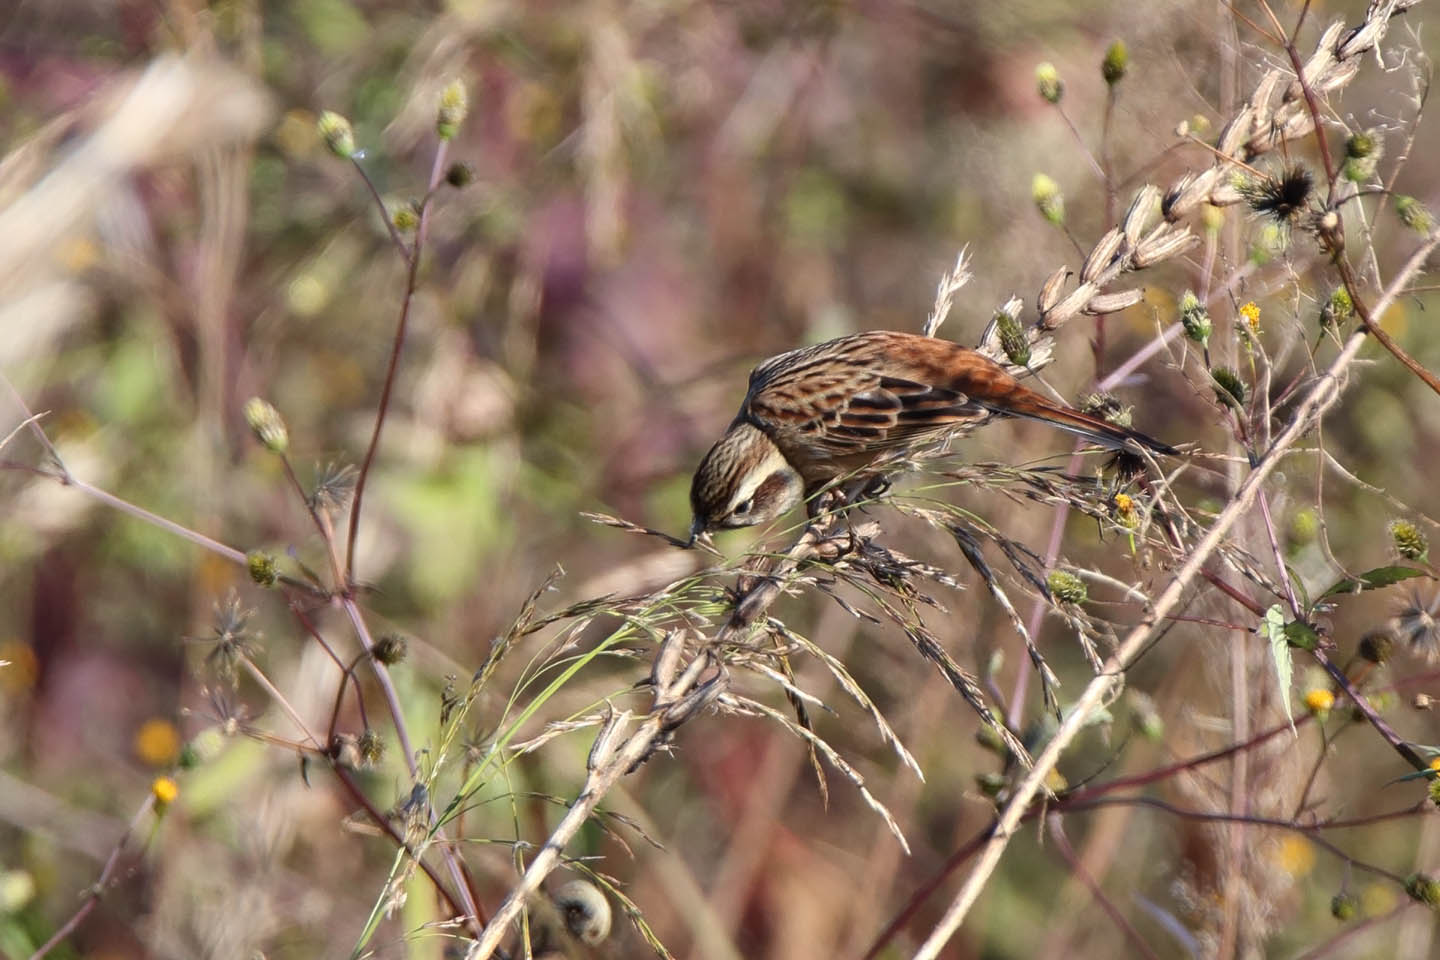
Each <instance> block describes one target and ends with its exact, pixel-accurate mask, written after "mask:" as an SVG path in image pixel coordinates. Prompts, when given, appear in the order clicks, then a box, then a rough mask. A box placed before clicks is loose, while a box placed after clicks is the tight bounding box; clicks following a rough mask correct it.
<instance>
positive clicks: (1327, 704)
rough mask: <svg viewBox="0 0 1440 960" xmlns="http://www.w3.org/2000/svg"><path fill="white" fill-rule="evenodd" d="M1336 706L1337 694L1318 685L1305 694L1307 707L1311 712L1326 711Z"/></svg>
mask: <svg viewBox="0 0 1440 960" xmlns="http://www.w3.org/2000/svg"><path fill="white" fill-rule="evenodd" d="M1333 706H1335V694H1333V693H1331V692H1330V691H1329V690H1326V689H1324V688H1323V687H1317V688H1316V689H1314V690H1310V691H1308V692H1306V694H1305V707H1306V709H1308V710H1309V711H1310V712H1311V713H1324V712H1325V711H1326V710H1329V709H1330V708H1331V707H1333Z"/></svg>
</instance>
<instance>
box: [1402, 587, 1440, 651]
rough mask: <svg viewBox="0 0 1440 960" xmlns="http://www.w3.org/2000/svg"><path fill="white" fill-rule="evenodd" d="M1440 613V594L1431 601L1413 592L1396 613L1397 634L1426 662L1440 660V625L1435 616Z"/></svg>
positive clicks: (1417, 592)
mask: <svg viewBox="0 0 1440 960" xmlns="http://www.w3.org/2000/svg"><path fill="white" fill-rule="evenodd" d="M1437 612H1440V592H1437V593H1436V594H1435V595H1434V596H1432V597H1431V598H1430V599H1429V600H1426V599H1424V598H1423V597H1421V596H1420V591H1418V590H1413V591H1411V593H1410V596H1409V597H1408V598H1407V599H1406V601H1405V603H1404V604H1403V605H1402V606H1401V607H1400V609H1398V610H1396V611H1395V632H1396V633H1397V634H1398V635H1399V636H1400V638H1401V639H1403V640H1404V641H1405V642H1406V643H1408V644H1410V649H1411V650H1413V651H1414V652H1416V653H1418V654H1419V655H1421V656H1423V657H1424V658H1425V659H1426V660H1431V661H1434V660H1436V659H1440V625H1437V623H1436V620H1435V615H1436V613H1437Z"/></svg>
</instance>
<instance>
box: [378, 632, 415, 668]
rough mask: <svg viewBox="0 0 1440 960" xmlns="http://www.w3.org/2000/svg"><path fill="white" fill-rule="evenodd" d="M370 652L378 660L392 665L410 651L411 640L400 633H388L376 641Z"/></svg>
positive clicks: (388, 665) (389, 665)
mask: <svg viewBox="0 0 1440 960" xmlns="http://www.w3.org/2000/svg"><path fill="white" fill-rule="evenodd" d="M370 652H371V654H372V655H373V656H374V657H375V659H376V660H379V661H380V662H381V663H383V664H385V666H387V667H392V666H394V665H395V664H397V663H399V662H400V661H402V660H404V659H405V657H406V655H407V654H408V653H409V652H410V640H409V638H407V637H405V636H403V635H401V634H398V633H387V634H385V635H384V636H382V637H381V638H380V639H379V640H376V641H375V647H374V649H372V650H371V651H370Z"/></svg>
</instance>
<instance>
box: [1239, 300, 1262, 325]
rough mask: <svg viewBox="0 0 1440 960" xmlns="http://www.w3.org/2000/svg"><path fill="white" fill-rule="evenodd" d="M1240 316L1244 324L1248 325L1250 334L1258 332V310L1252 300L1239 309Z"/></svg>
mask: <svg viewBox="0 0 1440 960" xmlns="http://www.w3.org/2000/svg"><path fill="white" fill-rule="evenodd" d="M1240 316H1242V317H1244V318H1245V323H1246V324H1248V325H1249V327H1250V332H1251V333H1259V332H1260V308H1259V307H1258V306H1256V304H1255V301H1254V300H1251V301H1250V302H1249V303H1247V304H1245V306H1243V307H1241V308H1240Z"/></svg>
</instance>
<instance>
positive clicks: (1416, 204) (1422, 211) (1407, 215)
mask: <svg viewBox="0 0 1440 960" xmlns="http://www.w3.org/2000/svg"><path fill="white" fill-rule="evenodd" d="M1395 215H1396V216H1397V217H1399V218H1400V222H1401V223H1403V224H1405V226H1407V227H1409V228H1410V229H1411V230H1414V231H1415V232H1416V233H1429V232H1430V231H1431V229H1432V228H1433V227H1434V226H1435V218H1434V217H1432V216H1431V215H1430V211H1429V210H1428V209H1426V207H1425V204H1423V203H1421V202H1420V201H1419V200H1416V199H1415V198H1414V197H1408V196H1405V195H1404V194H1401V195H1400V196H1398V197H1396V198H1395Z"/></svg>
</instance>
